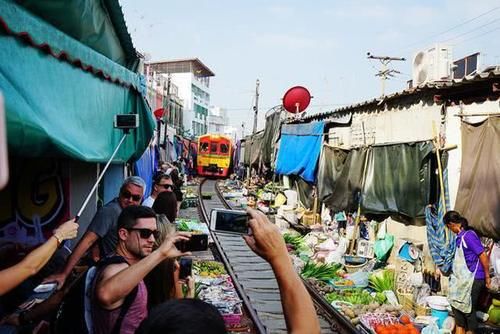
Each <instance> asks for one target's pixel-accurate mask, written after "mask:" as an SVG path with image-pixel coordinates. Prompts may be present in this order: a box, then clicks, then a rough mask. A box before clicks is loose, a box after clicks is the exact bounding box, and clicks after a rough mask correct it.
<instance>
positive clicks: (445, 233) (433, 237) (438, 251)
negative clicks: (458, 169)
mask: <svg viewBox="0 0 500 334" xmlns="http://www.w3.org/2000/svg"><path fill="white" fill-rule="evenodd" d="M443 184H444V187H445V189H444V197H445V202H446V208H444V207H443V205H442V204H441V201H438V205H437V208H438V209H437V215H436V214H434V213H433V210H432V208H433V207H426V208H425V223H426V225H427V243H428V244H429V250H430V253H431V256H432V260H433V261H434V264H435V265H436V266H437V267H438V268H439V269H440V270H441V271H442V272H443V273H445V274H447V273H449V272H450V270H451V266H452V265H453V257H454V255H455V248H456V237H455V234H454V233H453V232H451V231H450V229H449V228H447V227H446V226H445V225H444V223H443V216H444V214H445V212H446V211H447V209H448V208H449V206H450V196H449V193H448V169H446V168H445V169H444V170H443ZM438 198H439V197H438Z"/></svg>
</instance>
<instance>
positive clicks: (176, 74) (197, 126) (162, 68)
mask: <svg viewBox="0 0 500 334" xmlns="http://www.w3.org/2000/svg"><path fill="white" fill-rule="evenodd" d="M145 66H146V71H147V72H150V73H152V72H154V73H159V74H163V75H167V76H168V75H170V78H171V83H173V84H174V85H175V86H176V87H177V88H178V96H179V98H180V99H182V100H183V103H184V108H183V111H182V113H183V115H182V117H181V118H182V125H181V129H179V130H180V131H178V133H179V134H180V135H183V136H194V137H196V136H199V135H202V134H205V133H207V132H208V109H209V105H210V77H213V76H214V75H215V74H214V73H213V72H212V71H211V70H210V69H209V68H208V67H207V66H205V65H204V64H203V63H202V62H201V61H200V60H199V59H198V58H192V59H179V60H168V61H160V62H150V63H147V64H146V65H145Z"/></svg>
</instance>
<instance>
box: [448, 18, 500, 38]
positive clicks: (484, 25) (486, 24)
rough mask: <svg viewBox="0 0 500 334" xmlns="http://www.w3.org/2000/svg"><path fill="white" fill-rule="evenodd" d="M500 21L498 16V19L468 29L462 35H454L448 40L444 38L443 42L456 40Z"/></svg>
mask: <svg viewBox="0 0 500 334" xmlns="http://www.w3.org/2000/svg"><path fill="white" fill-rule="evenodd" d="M498 21H500V18H497V19H495V20H492V21H490V22H488V23H485V24H483V25H480V26H479V27H476V28H474V29H472V30H469V31H466V32H464V33H462V34H460V35H457V36H455V37H452V38H449V39H446V40H444V41H443V43H447V42H449V41H453V40H455V39H458V38H460V37H462V36H465V35H468V34H470V33H471V32H474V31H477V30H479V29H481V28H484V27H486V26H489V25H490V24H492V23H495V22H498Z"/></svg>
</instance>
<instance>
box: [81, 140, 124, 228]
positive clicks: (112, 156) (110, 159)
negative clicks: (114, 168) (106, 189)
mask: <svg viewBox="0 0 500 334" xmlns="http://www.w3.org/2000/svg"><path fill="white" fill-rule="evenodd" d="M127 134H128V132H125V134H124V135H123V137H122V139H121V140H120V142H119V143H118V146H116V148H115V151H114V152H113V154H112V155H111V158H109V160H108V162H107V163H106V166H104V169H103V170H102V172H101V174H100V175H99V177H98V178H97V181H96V182H95V183H94V186H93V187H92V190H90V193H89V194H88V196H87V198H86V199H85V202H83V205H82V207H81V208H80V210H79V211H78V213H77V214H76V217H75V222H78V219H80V216H81V215H82V212H83V210H85V207H86V206H87V204H89V201H90V198H91V197H92V195H93V194H94V192H95V190H96V189H97V186H98V185H99V182H101V179H102V177H103V176H104V173H106V170H107V169H108V167H109V165H110V164H111V161H113V158H114V157H115V155H116V153H117V152H118V149H119V148H120V146H121V145H122V143H123V142H124V140H125V138H126V137H127Z"/></svg>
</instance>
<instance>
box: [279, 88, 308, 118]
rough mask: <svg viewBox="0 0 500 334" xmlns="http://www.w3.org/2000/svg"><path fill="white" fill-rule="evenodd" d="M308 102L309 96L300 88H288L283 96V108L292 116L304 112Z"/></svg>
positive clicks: (305, 90) (306, 91)
mask: <svg viewBox="0 0 500 334" xmlns="http://www.w3.org/2000/svg"><path fill="white" fill-rule="evenodd" d="M310 102H311V94H310V93H309V91H308V90H307V88H305V87H302V86H295V87H292V88H290V89H289V90H288V91H287V92H286V93H285V95H284V96H283V107H284V108H285V109H286V111H288V112H291V113H294V114H295V113H299V112H303V111H304V110H306V108H307V107H308V106H309V103H310Z"/></svg>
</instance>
